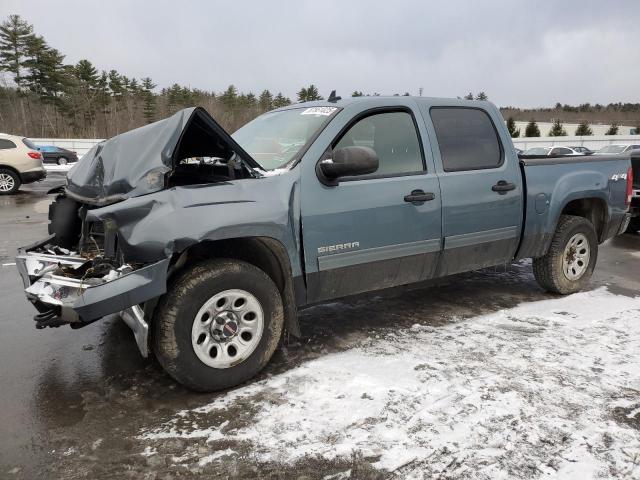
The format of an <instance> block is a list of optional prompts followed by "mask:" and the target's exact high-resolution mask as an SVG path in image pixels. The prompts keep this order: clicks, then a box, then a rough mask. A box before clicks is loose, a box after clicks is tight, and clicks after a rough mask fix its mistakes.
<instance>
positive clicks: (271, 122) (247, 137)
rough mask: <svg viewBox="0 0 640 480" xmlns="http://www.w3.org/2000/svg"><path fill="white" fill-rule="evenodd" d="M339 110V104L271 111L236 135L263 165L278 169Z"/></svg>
mask: <svg viewBox="0 0 640 480" xmlns="http://www.w3.org/2000/svg"><path fill="white" fill-rule="evenodd" d="M337 111H338V108H337V107H309V108H292V109H288V110H281V111H279V112H269V113H265V114H264V115H260V116H259V117H258V118H256V119H255V120H253V121H251V122H249V123H247V124H246V125H244V126H243V127H240V128H239V129H238V130H237V131H236V132H235V133H234V134H233V135H232V137H233V139H234V140H235V141H236V142H238V144H240V146H241V147H242V148H243V149H244V150H246V152H247V153H248V154H249V155H251V156H252V157H253V158H254V159H255V161H256V162H258V163H259V164H260V166H261V167H262V168H264V169H265V170H275V169H277V168H282V167H285V166H286V165H287V164H288V163H289V162H291V160H293V159H294V157H295V156H296V155H297V154H298V153H299V152H300V151H301V150H302V147H304V146H305V145H306V144H307V142H309V140H311V138H313V137H314V135H315V134H316V133H317V132H318V131H320V130H321V129H322V128H323V127H324V125H325V124H326V123H327V121H328V120H329V119H330V118H332V116H333V115H334V114H335V113H336V112H337Z"/></svg>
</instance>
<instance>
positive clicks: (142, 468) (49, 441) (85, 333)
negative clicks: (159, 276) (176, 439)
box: [0, 173, 640, 478]
mask: <svg viewBox="0 0 640 480" xmlns="http://www.w3.org/2000/svg"><path fill="white" fill-rule="evenodd" d="M62 182H63V176H62V174H60V173H51V174H49V176H48V178H47V179H46V180H45V181H44V182H40V183H37V184H33V185H27V186H23V187H22V189H21V190H20V192H19V193H18V194H17V195H15V196H10V197H8V196H2V197H0V299H1V300H2V303H1V305H2V307H1V308H0V406H1V408H0V478H108V477H116V478H123V477H124V478H129V477H131V478H139V477H140V476H141V475H142V474H144V475H145V476H146V478H176V477H178V478H183V477H190V476H191V475H193V476H194V477H197V476H198V473H199V472H197V471H196V472H189V471H187V472H177V473H176V472H172V471H170V469H169V467H168V466H167V465H164V464H156V463H153V462H156V460H153V461H152V460H149V459H148V458H145V457H144V456H141V455H139V452H140V451H141V450H142V447H141V445H140V443H139V442H138V441H137V440H136V434H137V432H139V431H140V429H143V428H149V427H152V426H153V425H156V424H160V423H161V422H162V421H164V420H166V419H167V418H171V417H172V416H173V415H175V412H177V411H179V410H181V409H184V408H194V407H197V406H200V405H203V404H205V403H208V402H210V401H211V400H212V399H213V398H215V397H216V396H218V395H224V393H221V394H208V395H203V394H194V393H192V392H189V391H187V390H185V389H183V388H182V387H180V386H178V385H176V384H175V383H174V382H173V381H172V380H171V379H169V378H168V377H167V376H166V375H165V374H164V373H163V372H162V370H161V369H160V367H159V366H158V365H157V363H156V362H155V361H154V360H152V359H148V360H147V359H143V358H142V357H141V356H140V355H139V353H138V351H137V348H136V345H135V342H134V340H133V336H132V335H131V333H130V331H129V330H128V329H127V327H126V326H125V325H124V323H123V322H122V321H120V319H119V318H117V317H110V318H107V319H105V320H103V321H100V322H96V323H94V324H92V325H90V326H88V327H86V328H83V329H80V330H71V329H69V328H67V327H61V328H57V329H45V330H36V329H35V327H34V322H33V320H32V318H33V314H34V312H35V310H34V309H33V307H32V306H31V305H30V304H28V302H27V301H26V300H25V298H24V294H23V288H22V285H21V282H20V279H19V276H18V273H17V271H16V268H15V265H13V262H14V258H13V257H14V255H15V253H16V250H17V248H18V247H19V246H21V245H25V244H29V243H31V242H34V241H36V240H39V239H40V238H42V237H44V236H45V235H46V230H47V222H48V220H47V211H48V204H49V202H50V201H51V200H52V198H53V196H51V195H49V196H48V195H47V194H46V191H47V190H48V189H50V188H52V187H54V186H56V185H58V184H60V183H62ZM523 269H524V270H527V272H528V273H526V274H524V275H523V274H522V271H523ZM528 270H530V269H529V267H528V265H526V264H525V265H524V266H523V265H518V266H513V267H506V268H505V267H502V268H501V269H498V268H496V269H490V270H485V271H481V272H475V273H472V274H466V275H462V276H459V277H456V278H455V279H452V280H449V281H447V282H445V283H444V284H443V285H437V286H431V287H429V288H426V287H424V286H418V287H412V288H399V289H393V290H391V291H388V292H385V293H383V294H382V296H383V298H384V297H387V299H388V302H384V301H383V302H379V301H377V302H375V303H376V305H380V304H381V303H382V305H388V308H386V307H382V308H380V307H376V308H375V309H374V308H372V307H371V306H370V305H369V302H367V298H368V297H367V296H361V297H359V298H355V299H350V300H347V301H345V302H344V303H343V305H345V307H348V308H344V309H341V307H340V304H337V306H336V304H333V306H332V307H331V308H325V307H322V306H320V307H315V308H313V309H310V310H307V311H304V312H302V313H301V323H302V327H303V333H304V334H305V336H306V338H305V339H304V340H303V341H302V342H296V341H293V342H285V347H284V348H283V349H281V350H280V351H279V352H277V353H276V355H275V357H274V360H273V361H272V363H271V365H270V366H269V367H268V368H267V369H266V371H265V372H264V373H263V374H262V375H272V374H275V373H278V372H280V371H283V370H286V369H288V368H293V367H295V366H296V365H299V364H300V363H301V362H304V361H306V360H308V359H310V358H315V357H317V356H320V355H323V354H325V353H327V352H331V351H337V350H342V349H345V348H349V347H350V345H352V344H353V343H354V342H355V341H357V339H358V338H359V337H361V336H362V335H364V334H369V333H371V331H372V330H375V329H378V330H389V329H394V328H404V327H407V326H410V325H411V324H412V323H413V322H415V321H416V320H417V319H416V318H415V309H414V308H412V306H415V304H416V302H419V303H420V309H419V311H422V312H424V311H425V304H424V302H425V298H427V299H428V300H427V301H428V302H433V309H432V310H431V311H430V313H429V314H428V315H429V317H430V318H429V319H428V320H429V321H430V322H431V323H433V324H435V325H437V324H438V322H444V321H446V319H447V318H450V317H451V316H462V317H465V316H470V315H477V314H481V313H488V312H492V311H496V310H498V309H500V308H507V307H511V306H514V305H516V304H518V303H520V302H522V301H534V300H540V299H544V298H549V297H550V295H549V294H546V293H544V292H543V291H542V290H540V289H539V288H538V287H537V285H536V283H535V281H534V280H533V276H532V275H531V274H530V272H529V271H528ZM639 272H640V235H637V234H636V235H622V236H619V237H616V238H614V239H612V240H610V241H608V242H607V243H606V244H605V245H603V246H601V248H600V252H599V259H598V265H597V267H596V271H595V274H594V277H593V281H592V287H593V288H595V287H598V286H601V285H606V286H608V288H609V289H610V290H611V291H613V292H615V293H619V294H623V295H630V296H635V295H637V294H640V273H639ZM374 295H376V298H378V297H379V296H380V295H381V294H380V293H376V294H374ZM427 311H429V309H428V308H427ZM431 317H433V318H431ZM365 319H366V320H365ZM419 320H424V319H419ZM230 415H233V412H230ZM183 447H184V445H177V446H176V447H175V448H176V449H177V451H179V450H180V448H183ZM259 467H260V468H265V469H267V470H268V466H264V465H263V466H259ZM252 468H253V470H251V471H252V472H254V473H253V475H249V474H247V471H243V470H242V469H240V470H238V466H237V465H234V466H233V468H232V466H229V471H228V472H219V474H220V477H221V478H226V477H230V478H245V477H247V476H261V475H259V473H264V471H267V470H264V471H261V470H260V469H259V468H258V467H256V466H255V465H254V466H253V467H252ZM279 471H280V472H282V471H281V470H279ZM302 471H304V472H306V473H304V475H306V478H316V476H317V475H320V474H321V475H324V474H327V473H331V469H330V468H329V467H327V470H326V471H322V468H320V469H319V468H318V466H317V465H311V467H309V471H308V472H307V471H306V470H305V468H304V466H300V470H294V471H292V473H291V476H293V477H298V476H299V475H298V474H297V473H299V472H302ZM154 472H156V473H157V475H156V473H154ZM295 472H297V473H295ZM271 473H272V472H271ZM276 476H278V475H276ZM285 476H287V475H285Z"/></svg>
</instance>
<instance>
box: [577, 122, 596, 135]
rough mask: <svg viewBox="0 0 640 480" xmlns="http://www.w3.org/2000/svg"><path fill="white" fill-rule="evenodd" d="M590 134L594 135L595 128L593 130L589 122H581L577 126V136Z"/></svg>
mask: <svg viewBox="0 0 640 480" xmlns="http://www.w3.org/2000/svg"><path fill="white" fill-rule="evenodd" d="M590 135H593V130H591V127H590V126H589V123H588V122H581V123H580V124H579V125H578V128H576V136H578V137H588V136H590Z"/></svg>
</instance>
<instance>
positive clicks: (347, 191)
mask: <svg viewBox="0 0 640 480" xmlns="http://www.w3.org/2000/svg"><path fill="white" fill-rule="evenodd" d="M330 100H331V101H326V102H314V103H309V104H298V105H292V106H289V107H285V108H282V109H279V110H275V111H272V112H269V113H266V114H264V115H262V116H260V117H258V118H257V119H255V120H253V121H252V122H250V123H248V124H247V125H245V126H244V127H242V128H240V129H239V130H238V131H237V132H235V134H233V136H231V135H229V134H227V133H226V132H225V131H224V130H223V129H222V128H221V127H220V126H219V125H218V124H217V123H216V122H215V121H214V119H213V118H211V117H210V116H209V115H208V114H207V113H206V111H205V110H203V109H201V108H191V109H186V110H183V111H180V112H178V113H176V114H175V115H173V116H172V117H170V118H168V119H166V120H162V121H160V122H156V123H154V124H151V125H148V126H145V127H142V128H139V129H136V130H132V131H130V132H127V133H124V134H122V135H118V136H116V137H114V138H111V139H109V140H107V141H105V142H102V143H100V144H99V145H97V146H95V147H94V148H93V149H92V150H91V151H90V152H89V153H88V154H87V155H86V156H85V157H84V158H83V159H82V160H81V161H80V162H79V163H78V164H77V165H76V167H75V168H73V169H72V170H71V171H70V172H69V174H68V178H67V184H66V186H65V187H63V188H61V189H60V190H59V191H58V192H57V193H58V195H57V197H56V199H55V201H54V202H53V203H52V205H51V207H50V212H49V218H50V225H49V233H50V236H49V237H48V238H45V239H44V240H42V241H41V242H38V243H37V244H34V245H31V246H28V247H24V248H22V249H21V251H20V253H19V256H18V257H17V265H18V269H19V272H20V274H21V276H22V279H23V282H24V285H25V288H26V295H27V297H28V299H29V300H30V301H31V302H32V303H33V305H34V306H35V307H36V309H37V310H38V313H37V315H36V316H35V322H36V327H37V328H45V327H57V326H60V325H69V326H70V327H72V328H80V327H84V326H85V325H88V324H90V323H92V322H95V321H97V320H99V319H101V318H102V317H104V316H106V315H109V314H114V313H119V314H120V315H121V316H122V317H123V319H124V320H125V321H126V322H127V324H128V325H129V326H130V327H131V328H132V330H133V332H134V335H135V339H136V342H137V345H138V347H139V349H140V351H141V353H142V354H143V355H144V356H147V355H149V354H151V353H153V354H154V355H155V356H156V357H157V358H158V360H159V362H160V363H161V365H162V366H163V367H164V368H165V369H166V371H167V372H168V373H169V374H170V375H171V376H172V377H173V378H175V379H176V380H177V381H179V382H181V383H182V384H184V385H186V386H188V387H190V388H192V389H196V390H202V391H211V390H217V389H223V388H228V387H231V386H234V385H237V384H239V383H241V382H243V381H246V380H248V379H249V378H251V377H252V376H254V375H255V374H256V373H257V372H259V371H260V370H261V369H262V368H263V367H264V366H265V365H266V364H267V362H268V361H269V359H270V358H271V356H272V354H273V353H274V351H275V349H276V347H277V345H278V343H279V341H280V339H281V337H282V335H283V332H284V330H285V329H286V330H287V331H288V332H289V333H291V334H293V335H299V334H300V332H299V327H298V323H297V311H298V309H300V308H303V307H305V306H308V305H311V304H315V303H319V302H323V301H326V300H330V299H334V298H339V297H344V296H348V295H353V294H358V293H362V292H366V291H372V290H378V289H383V288H388V287H394V286H398V285H404V284H409V283H413V282H420V281H424V280H430V279H433V278H437V277H443V276H448V275H453V274H456V273H460V272H465V271H470V270H475V269H480V268H484V267H489V266H493V265H501V264H507V263H509V262H512V261H514V260H518V259H522V258H533V271H534V274H535V277H536V279H537V280H538V282H539V283H540V285H541V286H542V288H544V289H546V290H548V291H550V292H555V293H560V294H568V293H572V292H576V291H578V290H580V289H582V288H584V287H585V286H586V285H587V283H588V281H589V278H590V276H591V273H592V271H593V269H594V267H595V264H596V258H597V253H598V244H600V243H602V242H604V241H605V240H606V239H608V238H610V237H612V236H614V235H616V234H618V233H619V232H622V231H624V230H625V228H626V226H627V223H628V217H629V214H628V209H629V201H630V198H631V181H632V180H631V177H632V172H631V169H630V163H629V159H628V158H624V157H620V156H612V157H602V156H598V157H569V158H562V157H555V158H548V157H545V158H522V159H519V158H518V156H517V155H516V152H515V150H514V147H513V145H512V143H511V139H510V137H509V134H508V132H507V129H506V127H505V125H504V122H503V120H502V117H501V115H500V112H499V111H498V110H497V109H496V108H495V107H494V106H493V105H492V104H490V103H488V102H474V101H465V100H446V99H433V98H411V97H390V98H385V97H373V98H350V99H345V100H341V99H338V98H336V97H334V96H332V98H330ZM425 295H428V291H425ZM363 328H366V326H364V325H363Z"/></svg>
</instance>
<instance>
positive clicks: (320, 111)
mask: <svg viewBox="0 0 640 480" xmlns="http://www.w3.org/2000/svg"><path fill="white" fill-rule="evenodd" d="M337 109H338V108H337V107H311V108H307V109H306V110H305V111H304V112H302V113H301V114H300V115H324V116H325V117H328V116H329V115H331V114H332V113H333V112H335V111H336V110H337Z"/></svg>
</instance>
